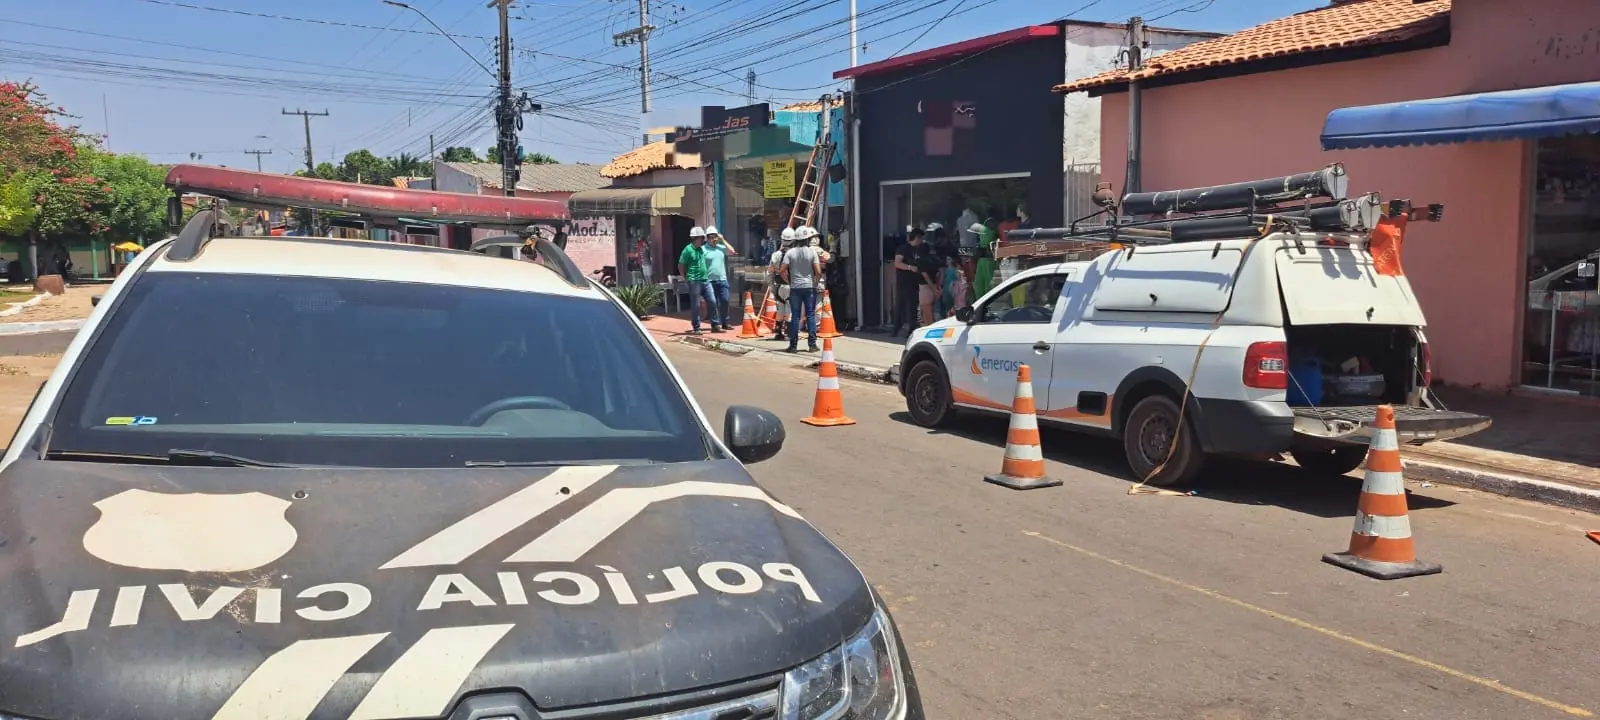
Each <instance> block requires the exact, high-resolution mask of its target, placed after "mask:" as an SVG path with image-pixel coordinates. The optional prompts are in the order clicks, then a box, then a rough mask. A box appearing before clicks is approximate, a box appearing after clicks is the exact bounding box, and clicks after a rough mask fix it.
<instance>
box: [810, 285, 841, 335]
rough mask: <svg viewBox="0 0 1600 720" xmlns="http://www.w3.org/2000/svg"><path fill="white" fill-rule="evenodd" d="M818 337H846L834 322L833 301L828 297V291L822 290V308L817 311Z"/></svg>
mask: <svg viewBox="0 0 1600 720" xmlns="http://www.w3.org/2000/svg"><path fill="white" fill-rule="evenodd" d="M817 337H819V338H836V337H844V333H842V332H839V328H838V327H837V326H835V325H834V324H833V301H832V300H829V299H828V291H827V290H823V291H822V309H821V310H818V311H817Z"/></svg>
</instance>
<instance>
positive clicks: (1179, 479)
mask: <svg viewBox="0 0 1600 720" xmlns="http://www.w3.org/2000/svg"><path fill="white" fill-rule="evenodd" d="M1187 420H1188V419H1187V418H1185V419H1184V423H1183V425H1182V427H1181V428H1180V427H1179V425H1178V403H1176V402H1174V401H1173V400H1172V398H1169V397H1167V396H1165V395H1152V396H1150V397H1147V398H1145V399H1143V400H1140V401H1139V404H1137V405H1134V406H1133V411H1132V412H1130V413H1128V420H1127V422H1125V423H1123V425H1122V449H1123V453H1124V454H1125V455H1127V458H1128V467H1129V469H1131V470H1133V476H1134V479H1135V480H1143V481H1144V482H1145V484H1147V485H1152V486H1155V487H1182V486H1184V485H1187V484H1189V483H1190V482H1192V481H1193V480H1194V477H1195V475H1198V474H1199V473H1200V468H1201V466H1202V465H1204V464H1205V455H1204V453H1203V452H1202V451H1201V450H1200V444H1199V442H1197V441H1196V438H1195V436H1194V430H1193V428H1191V427H1190V425H1189V423H1188V422H1187ZM1173 442H1177V444H1178V447H1177V450H1173V449H1172V443H1173ZM1156 468H1160V469H1161V472H1159V473H1157V474H1155V475H1154V476H1151V473H1152V472H1155V471H1156Z"/></svg>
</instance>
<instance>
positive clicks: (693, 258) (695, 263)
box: [678, 225, 722, 335]
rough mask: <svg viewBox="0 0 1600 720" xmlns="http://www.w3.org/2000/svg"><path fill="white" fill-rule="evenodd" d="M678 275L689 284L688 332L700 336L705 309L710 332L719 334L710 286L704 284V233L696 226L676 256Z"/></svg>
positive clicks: (719, 325) (703, 229) (718, 324)
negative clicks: (714, 316)
mask: <svg viewBox="0 0 1600 720" xmlns="http://www.w3.org/2000/svg"><path fill="white" fill-rule="evenodd" d="M678 273H679V274H680V275H682V276H683V280H684V282H686V283H688V284H689V332H690V334H693V335H699V334H700V313H701V308H702V307H704V308H705V313H706V316H707V318H708V319H710V320H711V332H720V331H721V330H722V326H721V324H720V323H719V322H718V320H717V319H716V318H713V317H711V312H712V311H711V305H712V301H711V286H710V285H709V284H708V283H707V282H706V231H705V228H702V227H700V226H699V225H696V226H694V227H692V228H689V244H688V245H685V246H684V248H683V252H681V253H679V254H678Z"/></svg>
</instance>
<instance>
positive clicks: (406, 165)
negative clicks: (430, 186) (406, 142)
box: [389, 153, 433, 177]
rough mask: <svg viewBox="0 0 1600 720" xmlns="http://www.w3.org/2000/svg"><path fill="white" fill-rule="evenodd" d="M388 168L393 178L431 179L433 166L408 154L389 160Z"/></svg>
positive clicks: (401, 154)
mask: <svg viewBox="0 0 1600 720" xmlns="http://www.w3.org/2000/svg"><path fill="white" fill-rule="evenodd" d="M389 167H390V168H391V169H392V170H393V171H394V175H395V177H431V176H432V175H433V166H432V165H429V164H428V163H427V162H424V161H423V159H422V158H419V157H417V156H415V155H412V154H410V153H400V154H399V155H396V156H394V157H392V158H389Z"/></svg>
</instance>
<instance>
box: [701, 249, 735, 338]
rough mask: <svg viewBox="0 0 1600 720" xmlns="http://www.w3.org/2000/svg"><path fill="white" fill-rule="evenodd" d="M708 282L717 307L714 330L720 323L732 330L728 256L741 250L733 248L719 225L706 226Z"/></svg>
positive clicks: (713, 301)
mask: <svg viewBox="0 0 1600 720" xmlns="http://www.w3.org/2000/svg"><path fill="white" fill-rule="evenodd" d="M705 232H706V246H705V254H706V283H707V284H708V285H709V287H710V290H711V301H712V305H713V306H714V307H715V308H716V311H717V314H716V319H715V320H713V321H712V322H711V329H712V331H716V329H717V326H718V325H719V324H720V325H721V326H722V329H723V330H732V329H733V325H731V324H729V322H728V298H729V295H730V293H731V290H730V289H729V287H728V256H729V255H734V256H738V254H739V251H738V250H735V249H734V248H733V245H730V244H729V243H728V241H727V240H725V239H723V237H722V233H720V232H717V226H715V225H707V226H706V231H705Z"/></svg>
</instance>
